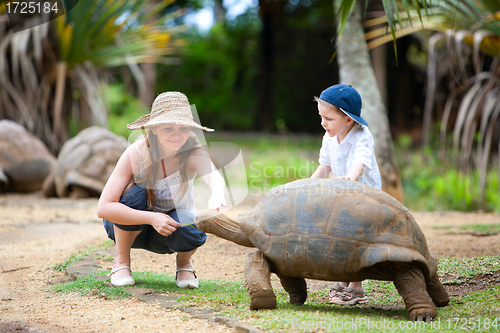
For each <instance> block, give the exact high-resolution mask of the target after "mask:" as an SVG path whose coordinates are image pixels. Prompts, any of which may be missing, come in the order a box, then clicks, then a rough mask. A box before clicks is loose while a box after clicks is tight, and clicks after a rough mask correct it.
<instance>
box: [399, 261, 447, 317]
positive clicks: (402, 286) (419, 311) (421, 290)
mask: <svg viewBox="0 0 500 333" xmlns="http://www.w3.org/2000/svg"><path fill="white" fill-rule="evenodd" d="M394 275H395V277H394V285H395V286H396V289H397V290H398V293H399V294H400V295H401V297H403V300H404V303H405V306H406V309H407V310H408V317H409V319H410V320H411V321H424V320H425V321H426V322H430V321H431V320H432V319H434V317H436V315H437V310H436V306H435V305H434V303H433V302H432V299H431V298H430V296H429V294H428V293H427V288H426V285H425V279H424V275H423V274H422V270H421V269H420V267H418V266H417V265H396V267H395V269H394Z"/></svg>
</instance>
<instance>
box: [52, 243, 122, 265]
mask: <svg viewBox="0 0 500 333" xmlns="http://www.w3.org/2000/svg"><path fill="white" fill-rule="evenodd" d="M113 245H114V243H113V241H112V240H110V239H108V240H106V241H104V242H103V243H102V244H99V245H95V246H92V247H89V248H87V249H85V250H82V251H79V252H77V253H73V254H72V255H71V256H70V257H69V258H68V259H66V260H65V261H64V262H62V263H59V264H56V265H54V266H53V267H52V269H53V270H56V271H59V272H62V271H64V270H65V269H66V268H67V267H68V266H69V265H70V264H71V263H72V262H73V261H79V260H82V258H83V257H86V256H94V257H95V258H96V259H101V260H105V261H109V260H110V257H109V256H106V255H103V254H101V253H99V250H101V249H109V248H110V247H112V246H113ZM111 260H113V259H112V258H111Z"/></svg>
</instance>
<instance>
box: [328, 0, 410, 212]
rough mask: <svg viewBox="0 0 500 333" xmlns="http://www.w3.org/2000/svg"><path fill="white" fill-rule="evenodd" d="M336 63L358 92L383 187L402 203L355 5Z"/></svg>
mask: <svg viewBox="0 0 500 333" xmlns="http://www.w3.org/2000/svg"><path fill="white" fill-rule="evenodd" d="M340 3H341V0H335V6H336V11H338V8H339V5H340ZM337 62H338V65H339V77H340V81H341V83H345V84H351V85H352V86H353V87H354V88H356V90H358V91H359V93H360V95H361V98H362V101H363V108H362V113H361V116H362V117H363V118H364V119H366V121H367V122H368V124H369V125H370V126H369V129H370V131H371V133H372V135H373V139H374V141H375V156H376V157H377V162H378V165H379V168H380V174H381V177H382V190H384V191H385V192H387V193H389V194H390V195H392V196H393V197H395V198H396V199H397V200H399V201H400V202H403V200H404V198H403V186H402V184H401V177H400V174H399V168H398V166H397V163H396V159H395V156H394V146H393V142H392V138H391V133H390V129H389V121H388V119H387V112H386V110H385V107H384V103H383V101H382V97H381V95H380V91H379V89H378V86H377V80H376V78H375V74H374V71H373V67H372V65H371V62H370V56H369V53H368V49H367V47H366V40H365V37H364V30H363V26H362V23H361V16H360V10H359V7H357V6H356V8H355V9H354V12H353V13H352V15H351V17H350V18H349V20H348V22H347V24H346V27H345V30H344V33H343V34H342V36H341V37H340V39H339V41H338V46H337Z"/></svg>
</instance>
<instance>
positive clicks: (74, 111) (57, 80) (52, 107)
mask: <svg viewBox="0 0 500 333" xmlns="http://www.w3.org/2000/svg"><path fill="white" fill-rule="evenodd" d="M146 2H147V1H146V0H139V1H125V0H119V1H118V0H85V1H80V2H79V3H78V5H76V6H75V7H74V8H73V9H72V10H70V11H69V12H67V13H66V15H64V16H60V17H59V18H57V19H56V20H54V21H51V22H49V23H47V24H43V25H39V26H36V27H34V28H32V29H27V30H23V31H21V32H18V33H13V32H12V30H11V29H10V27H9V26H8V24H7V22H6V20H0V85H1V86H2V89H0V118H6V119H12V120H14V121H16V122H18V123H20V124H22V125H24V126H25V127H26V128H27V129H28V130H30V131H31V132H32V133H34V134H35V135H36V136H38V137H39V138H40V139H41V140H42V141H44V142H45V143H46V145H47V146H48V147H49V149H50V150H51V151H52V152H53V153H54V154H56V153H57V152H58V150H59V148H60V147H61V145H62V143H63V142H64V141H66V140H67V139H68V138H69V137H70V127H71V126H73V127H74V128H75V129H76V130H78V129H81V128H83V127H87V126H89V125H92V124H99V125H102V126H107V111H106V109H105V106H104V103H103V101H102V98H101V92H100V90H101V85H102V83H103V82H104V81H105V80H106V79H107V77H106V74H107V73H109V72H107V71H103V70H102V69H109V68H113V67H117V66H122V65H126V66H128V67H129V68H130V71H131V72H132V73H133V74H134V75H135V76H136V77H139V76H140V75H142V73H141V71H140V67H139V66H138V64H140V63H154V62H163V63H169V62H170V60H171V57H166V56H171V55H173V54H174V52H175V50H176V48H177V46H178V45H179V44H180V43H182V40H176V39H175V38H174V36H175V33H176V31H178V29H179V27H175V28H170V29H167V28H166V26H165V22H166V21H167V20H170V19H172V18H173V17H175V16H177V15H179V14H180V13H178V12H177V13H173V14H170V15H168V16H167V17H162V19H161V20H156V21H153V22H148V23H147V24H146V23H145V22H146V20H148V18H149V17H153V16H154V15H155V14H156V13H158V12H159V11H160V10H163V9H164V8H165V7H166V6H168V5H169V4H170V3H171V2H172V1H161V3H159V4H158V5H156V6H155V7H154V8H152V9H151V10H148V11H146V10H144V6H145V4H146ZM4 11H5V5H3V4H2V5H1V6H0V15H1V13H2V12H4ZM4 15H5V14H4ZM4 17H5V16H4Z"/></svg>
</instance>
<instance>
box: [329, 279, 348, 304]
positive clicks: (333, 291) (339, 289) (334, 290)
mask: <svg viewBox="0 0 500 333" xmlns="http://www.w3.org/2000/svg"><path fill="white" fill-rule="evenodd" d="M345 288H346V287H344V286H343V285H341V284H340V283H338V282H335V283H334V284H333V287H332V289H330V300H332V299H333V298H334V297H336V296H337V294H338V293H341V292H343V291H344V290H345ZM337 297H338V296H337Z"/></svg>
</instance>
